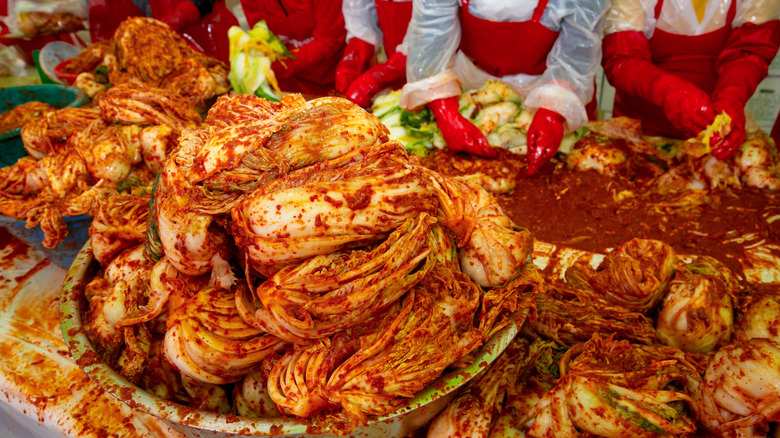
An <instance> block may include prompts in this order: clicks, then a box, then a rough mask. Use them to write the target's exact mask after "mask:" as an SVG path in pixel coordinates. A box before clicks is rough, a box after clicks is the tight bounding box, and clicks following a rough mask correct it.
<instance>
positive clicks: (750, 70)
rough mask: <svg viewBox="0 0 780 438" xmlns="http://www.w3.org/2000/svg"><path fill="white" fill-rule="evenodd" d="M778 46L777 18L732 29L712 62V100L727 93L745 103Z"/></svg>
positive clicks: (727, 95) (779, 43)
mask: <svg viewBox="0 0 780 438" xmlns="http://www.w3.org/2000/svg"><path fill="white" fill-rule="evenodd" d="M779 45H780V20H771V21H767V22H766V23H762V24H758V25H757V24H753V23H745V24H743V25H742V26H739V27H735V28H734V29H732V30H731V34H730V35H729V39H728V42H727V43H726V47H725V48H724V49H723V52H721V54H720V55H719V56H718V59H717V61H716V63H715V71H716V72H717V74H718V80H717V83H716V85H715V90H714V91H713V99H719V98H722V97H724V96H726V97H730V98H733V99H735V100H736V101H738V102H740V103H741V104H742V105H744V104H745V102H747V100H748V99H750V96H752V95H753V92H754V91H755V90H756V87H757V86H758V84H759V82H761V80H763V79H764V78H765V77H766V75H767V71H768V70H769V64H770V63H771V62H772V59H773V58H774V57H775V55H776V54H777V49H778V46H779Z"/></svg>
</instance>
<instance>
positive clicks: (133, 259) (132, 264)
mask: <svg viewBox="0 0 780 438" xmlns="http://www.w3.org/2000/svg"><path fill="white" fill-rule="evenodd" d="M151 268H152V265H151V263H149V261H148V260H147V259H146V258H145V257H144V246H143V245H142V244H139V245H136V246H134V247H130V248H127V249H125V250H124V251H122V252H121V253H119V255H118V256H116V257H115V258H114V259H113V260H112V261H111V263H109V264H108V266H107V267H106V269H105V271H104V273H103V276H102V277H100V276H98V277H95V278H94V279H93V280H92V281H91V282H90V283H89V284H88V285H87V287H86V289H85V291H84V296H85V298H86V299H87V301H88V302H89V308H88V310H87V313H86V315H85V316H84V327H85V330H86V331H87V334H89V337H90V339H91V340H92V342H93V343H94V345H95V348H96V350H97V351H98V352H99V353H100V354H101V355H102V356H103V359H104V360H105V361H106V363H108V364H111V365H114V364H115V361H116V359H117V354H118V353H119V349H120V348H121V347H122V344H123V343H124V342H125V336H126V334H125V330H123V328H122V327H121V326H120V322H121V321H122V319H123V318H124V317H125V316H126V315H127V314H128V313H130V312H132V311H134V310H135V309H136V308H137V307H138V306H139V305H140V304H141V303H142V302H143V301H144V299H145V294H146V291H147V288H148V278H149V273H150V270H151ZM130 335H133V334H132V333H130Z"/></svg>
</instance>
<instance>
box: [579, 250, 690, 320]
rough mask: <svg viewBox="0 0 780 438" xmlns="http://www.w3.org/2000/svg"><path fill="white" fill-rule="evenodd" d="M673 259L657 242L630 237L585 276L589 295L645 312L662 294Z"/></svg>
mask: <svg viewBox="0 0 780 438" xmlns="http://www.w3.org/2000/svg"><path fill="white" fill-rule="evenodd" d="M676 260H677V256H676V254H675V252H674V249H672V247H671V246H669V245H667V244H665V243H663V242H661V241H658V240H648V239H638V238H636V239H631V240H629V241H628V242H626V243H624V244H622V245H620V246H619V247H617V248H616V249H615V250H614V251H612V252H610V253H609V254H607V256H606V257H605V258H604V261H603V262H602V263H601V265H600V266H599V267H598V269H597V270H596V272H595V273H594V274H593V275H592V276H591V277H590V278H589V282H590V286H591V287H592V288H593V290H594V292H595V293H594V294H592V295H593V298H594V299H597V300H602V301H606V302H607V303H610V304H617V305H619V306H623V307H625V308H626V309H628V310H631V311H633V312H639V313H647V311H649V310H650V309H652V308H653V307H654V306H655V305H656V304H657V303H658V302H659V301H661V299H663V297H664V294H666V291H667V286H668V284H669V281H670V280H671V279H672V276H673V275H674V265H675V262H676Z"/></svg>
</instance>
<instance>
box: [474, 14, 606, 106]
mask: <svg viewBox="0 0 780 438" xmlns="http://www.w3.org/2000/svg"><path fill="white" fill-rule="evenodd" d="M547 1H548V0H540V1H539V4H537V5H536V9H534V13H533V15H532V16H531V20H529V21H524V22H519V23H518V22H508V21H498V22H497V21H490V20H485V19H482V18H478V17H475V16H473V15H471V14H470V13H469V0H463V5H462V6H461V8H460V27H461V32H462V34H461V37H460V50H461V51H463V53H464V54H465V55H466V56H468V57H469V58H470V59H471V60H472V61H473V62H474V64H476V65H477V67H479V68H481V69H482V70H484V71H486V72H487V73H490V74H491V75H493V76H496V77H501V76H506V75H511V74H518V73H525V74H528V75H540V74H542V73H544V70H545V69H547V54H549V53H550V50H552V47H553V45H554V44H555V41H556V40H557V39H558V31H554V30H551V29H548V28H546V27H544V25H542V23H541V19H542V14H543V13H544V10H545V8H546V7H547ZM594 85H595V82H594ZM597 110H598V104H597V102H596V90H595V87H594V90H593V97H592V98H591V100H590V103H588V104H587V105H586V106H585V111H586V112H587V114H588V119H590V120H596V119H597V112H598V111H597Z"/></svg>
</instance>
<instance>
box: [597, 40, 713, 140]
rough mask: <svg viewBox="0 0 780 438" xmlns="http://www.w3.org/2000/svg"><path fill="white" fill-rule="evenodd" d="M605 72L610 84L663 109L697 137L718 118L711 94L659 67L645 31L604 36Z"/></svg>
mask: <svg viewBox="0 0 780 438" xmlns="http://www.w3.org/2000/svg"><path fill="white" fill-rule="evenodd" d="M603 50H604V58H603V65H604V72H605V74H606V75H607V79H609V81H610V83H612V85H613V86H614V87H615V88H618V89H620V90H622V91H624V92H626V93H629V94H633V95H635V96H639V97H641V98H642V99H645V100H647V101H649V102H651V103H653V104H654V105H657V106H660V107H662V108H663V110H664V113H665V115H666V118H667V119H669V121H670V122H671V123H672V125H674V127H675V128H677V129H678V130H680V131H682V132H683V133H684V134H685V135H687V136H689V137H693V136H695V135H696V134H698V133H699V132H701V131H702V130H703V129H705V128H706V127H707V125H709V124H710V123H712V121H713V120H714V119H715V115H716V114H715V111H714V109H713V108H712V103H711V102H710V97H709V96H708V95H707V93H705V92H704V91H702V90H700V89H699V88H698V87H696V86H695V85H693V84H692V83H690V82H688V81H686V80H684V79H681V78H679V77H677V76H676V75H674V74H671V73H667V72H666V71H664V70H662V69H660V68H658V67H656V66H655V65H653V63H652V58H651V54H650V45H649V43H648V41H647V38H646V37H645V36H644V34H642V33H641V32H637V31H623V32H615V33H611V34H609V35H607V36H606V37H604V41H603Z"/></svg>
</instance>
